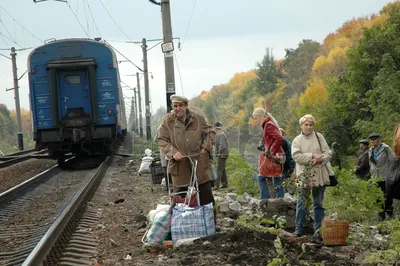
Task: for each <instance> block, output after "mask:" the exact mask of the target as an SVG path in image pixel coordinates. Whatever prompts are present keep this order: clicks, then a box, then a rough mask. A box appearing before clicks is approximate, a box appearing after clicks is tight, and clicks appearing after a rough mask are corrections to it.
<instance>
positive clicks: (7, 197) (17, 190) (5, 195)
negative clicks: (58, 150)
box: [0, 165, 60, 206]
mask: <svg viewBox="0 0 400 266" xmlns="http://www.w3.org/2000/svg"><path fill="white" fill-rule="evenodd" d="M59 170H60V169H59V168H58V165H54V166H52V167H50V168H49V169H47V170H45V171H43V172H41V173H40V174H37V175H35V176H33V177H31V178H29V179H28V180H26V181H24V182H22V183H20V184H18V185H16V186H15V187H12V188H10V189H8V190H6V191H4V192H2V193H0V206H2V205H4V204H6V203H7V202H9V201H11V200H13V199H14V198H16V197H17V196H18V195H19V194H21V193H22V191H24V190H27V189H29V187H31V186H32V185H33V184H35V183H38V182H40V181H42V180H43V179H45V178H47V177H50V176H52V175H54V174H55V173H57V172H58V171H59Z"/></svg>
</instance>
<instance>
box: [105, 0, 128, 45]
mask: <svg viewBox="0 0 400 266" xmlns="http://www.w3.org/2000/svg"><path fill="white" fill-rule="evenodd" d="M99 1H100V4H101V5H102V6H103V8H104V10H105V11H106V12H107V14H108V16H109V17H110V18H111V20H112V21H113V22H114V24H115V26H117V27H118V29H119V30H120V31H121V32H122V33H123V34H124V35H125V37H126V38H128V39H129V40H130V39H131V38H129V36H128V35H127V34H126V33H125V32H124V31H123V30H122V29H121V27H120V26H119V25H118V23H117V22H116V21H115V20H114V18H113V17H112V16H111V14H110V12H108V10H107V8H106V7H105V6H104V4H103V1H102V0H99Z"/></svg>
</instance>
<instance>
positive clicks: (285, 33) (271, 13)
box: [0, 0, 391, 113]
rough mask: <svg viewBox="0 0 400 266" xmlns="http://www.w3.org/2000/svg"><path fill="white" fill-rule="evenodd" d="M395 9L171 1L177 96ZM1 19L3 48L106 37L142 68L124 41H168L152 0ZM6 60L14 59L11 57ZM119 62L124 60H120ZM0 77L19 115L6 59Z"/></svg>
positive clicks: (280, 0)
mask: <svg viewBox="0 0 400 266" xmlns="http://www.w3.org/2000/svg"><path fill="white" fill-rule="evenodd" d="M38 1H39V0H38ZM389 2H391V1H386V0H350V1H349V0H335V1H332V0H301V1H296V0H247V1H239V0H171V16H172V31H173V35H174V37H180V40H181V51H178V49H176V61H175V81H176V91H177V93H178V94H184V95H186V96H188V97H194V96H197V95H198V94H199V93H200V92H201V91H202V90H209V89H211V87H212V86H213V85H218V84H221V83H226V82H228V81H229V79H230V78H231V77H232V76H233V74H234V73H236V72H242V71H247V70H250V69H252V68H254V67H255V64H256V62H257V61H260V60H261V59H262V57H263V55H264V54H265V49H266V48H267V47H271V48H272V49H273V53H274V55H275V57H276V58H278V59H279V58H282V57H283V56H284V55H285V48H296V46H297V44H298V43H299V42H301V40H302V39H313V40H316V41H319V42H322V41H323V39H324V38H325V36H326V35H327V34H329V33H330V32H334V31H335V30H337V29H338V28H339V27H340V26H341V25H342V24H343V23H344V22H345V21H347V20H350V19H352V18H355V17H360V16H366V15H371V14H373V13H377V12H379V10H380V9H381V8H382V7H383V6H384V5H385V4H387V3H389ZM103 5H104V6H105V8H106V9H107V11H108V12H109V14H110V15H111V17H112V18H110V16H109V15H108V13H107V12H106V9H105V8H104V7H103ZM85 12H86V13H85ZM7 13H8V14H7ZM10 15H11V16H10ZM76 17H77V18H78V19H77V18H76ZM0 18H1V21H0V48H1V49H9V48H10V47H11V46H15V47H16V48H17V49H18V48H29V47H35V46H38V45H41V44H43V41H45V40H48V39H51V38H56V39H63V38H71V37H90V38H93V37H98V36H100V37H102V38H103V39H104V40H107V41H109V42H110V43H111V44H112V45H113V46H114V47H115V48H117V50H119V51H120V52H121V53H123V54H124V55H125V56H126V57H128V58H129V59H130V60H132V62H134V63H135V64H137V65H139V66H140V67H142V52H141V48H140V47H139V46H138V45H135V44H133V43H126V42H125V41H128V40H131V41H132V40H133V41H140V40H141V39H142V38H147V39H158V38H162V24H161V12H160V7H159V6H156V5H154V4H151V3H150V2H148V0H69V1H68V3H62V2H55V1H53V0H47V1H46V2H42V3H36V4H35V3H34V2H33V1H32V0H0ZM78 20H79V21H80V23H79V22H78ZM113 20H114V21H115V22H114V21H113ZM189 22H190V23H189ZM80 24H81V25H80ZM153 44H156V43H149V47H151V46H152V45H153ZM177 46H178V45H177V43H176V44H175V47H177ZM30 51H31V50H30V49H28V50H26V51H20V52H18V54H17V64H18V75H19V76H21V75H22V74H23V73H24V72H25V71H26V69H27V56H28V54H29V52H30ZM0 53H2V54H3V55H6V56H9V51H8V50H1V51H0ZM148 57H149V58H148V59H149V63H148V65H149V71H151V72H152V73H153V79H150V95H151V101H152V112H153V113H155V111H156V110H157V109H158V107H160V106H162V105H164V106H165V104H166V100H165V86H164V84H165V76H164V59H163V54H162V52H161V48H160V47H159V46H157V47H155V48H153V49H152V50H150V51H149V52H148ZM118 60H124V58H123V57H122V56H118ZM119 69H120V74H121V79H122V80H123V81H124V82H125V83H127V84H129V85H131V86H132V87H135V86H136V78H135V77H132V76H128V75H132V74H135V73H136V72H137V69H136V68H135V67H134V66H133V65H132V64H130V63H121V64H120V65H119ZM0 71H1V73H2V76H1V77H0V91H1V92H0V95H1V97H0V103H4V104H6V105H7V106H8V108H9V109H14V108H15V103H14V94H13V91H7V92H6V88H10V87H12V86H13V80H12V70H11V61H10V60H9V59H7V58H5V57H2V56H0ZM179 73H180V74H179ZM19 86H20V101H21V107H23V108H26V109H28V108H29V98H28V94H29V89H28V79H27V76H26V75H25V76H24V77H23V78H22V79H21V80H20V85H19ZM141 87H142V88H143V87H144V86H143V80H142V86H141ZM124 95H125V96H126V97H131V96H132V95H133V92H132V91H130V90H129V89H127V88H125V89H124ZM143 95H144V94H143ZM143 99H144V97H143ZM127 110H129V108H128V109H127Z"/></svg>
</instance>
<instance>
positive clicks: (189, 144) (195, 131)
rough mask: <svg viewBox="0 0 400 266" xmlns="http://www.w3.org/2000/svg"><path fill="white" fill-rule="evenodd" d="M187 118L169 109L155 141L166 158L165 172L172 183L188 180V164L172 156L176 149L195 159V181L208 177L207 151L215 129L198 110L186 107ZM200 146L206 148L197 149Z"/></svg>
mask: <svg viewBox="0 0 400 266" xmlns="http://www.w3.org/2000/svg"><path fill="white" fill-rule="evenodd" d="M188 119H189V122H188V124H187V126H186V127H185V123H184V121H182V120H181V119H179V118H177V116H176V115H175V113H174V112H173V111H172V112H170V113H169V114H168V115H167V116H166V117H165V118H164V120H163V122H162V124H161V128H160V131H159V136H158V145H159V147H160V149H161V150H162V151H163V153H164V154H165V155H166V156H167V158H168V159H171V160H170V162H169V167H168V170H169V173H170V174H171V176H172V183H173V185H174V186H187V185H188V184H189V183H190V176H191V165H190V161H189V159H187V158H184V159H183V160H182V161H180V162H178V161H175V160H174V159H172V156H173V155H174V154H175V153H176V152H178V151H179V152H181V153H182V155H183V156H189V157H190V158H192V159H195V160H197V171H196V173H197V180H198V183H199V184H203V183H205V182H207V181H210V158H209V153H208V152H210V151H211V149H212V145H213V144H214V137H215V131H214V129H213V128H212V127H211V126H210V125H209V124H208V123H207V121H206V119H205V117H204V116H203V115H201V114H198V113H195V112H193V111H189V115H188ZM202 149H206V150H207V151H208V152H205V153H200V151H201V150H202Z"/></svg>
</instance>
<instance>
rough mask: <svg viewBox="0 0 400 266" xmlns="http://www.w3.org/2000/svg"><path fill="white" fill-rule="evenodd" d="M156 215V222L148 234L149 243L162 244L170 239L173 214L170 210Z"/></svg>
mask: <svg viewBox="0 0 400 266" xmlns="http://www.w3.org/2000/svg"><path fill="white" fill-rule="evenodd" d="M158 214H159V215H158ZM158 214H157V215H156V216H157V217H155V220H154V223H153V224H152V226H151V228H150V230H149V231H148V232H147V234H146V240H147V242H148V243H153V244H157V243H158V244H161V243H162V242H163V241H164V240H166V239H168V238H169V236H170V233H171V220H172V215H171V213H170V212H169V211H162V212H159V213H158Z"/></svg>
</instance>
